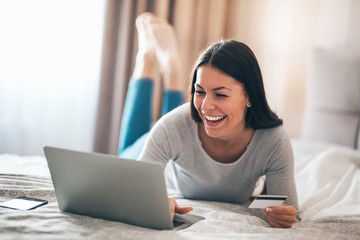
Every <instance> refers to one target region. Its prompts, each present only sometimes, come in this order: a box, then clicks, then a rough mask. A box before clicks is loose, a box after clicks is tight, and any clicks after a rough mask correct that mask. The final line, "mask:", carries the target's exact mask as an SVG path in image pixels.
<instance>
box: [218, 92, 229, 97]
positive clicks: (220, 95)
mask: <svg viewBox="0 0 360 240" xmlns="http://www.w3.org/2000/svg"><path fill="white" fill-rule="evenodd" d="M216 96H217V97H221V98H226V97H228V96H227V95H224V94H220V93H217V94H216Z"/></svg>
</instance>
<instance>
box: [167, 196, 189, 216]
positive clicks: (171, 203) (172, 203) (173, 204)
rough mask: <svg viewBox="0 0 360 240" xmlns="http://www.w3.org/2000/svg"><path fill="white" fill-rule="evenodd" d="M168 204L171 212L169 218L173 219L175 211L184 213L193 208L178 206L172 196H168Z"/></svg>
mask: <svg viewBox="0 0 360 240" xmlns="http://www.w3.org/2000/svg"><path fill="white" fill-rule="evenodd" d="M169 206H170V212H171V219H174V215H175V213H179V214H185V213H188V212H190V211H192V210H193V208H192V207H180V206H179V205H178V204H177V202H176V201H175V199H174V198H173V197H169Z"/></svg>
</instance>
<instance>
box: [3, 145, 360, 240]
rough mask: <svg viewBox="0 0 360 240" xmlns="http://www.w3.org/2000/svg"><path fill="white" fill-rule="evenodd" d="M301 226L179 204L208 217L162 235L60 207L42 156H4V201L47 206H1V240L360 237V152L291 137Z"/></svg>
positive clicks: (237, 209) (236, 208) (212, 206)
mask: <svg viewBox="0 0 360 240" xmlns="http://www.w3.org/2000/svg"><path fill="white" fill-rule="evenodd" d="M292 142H293V147H294V153H295V178H296V184H297V191H298V198H299V206H300V211H301V217H302V221H301V222H298V223H295V224H294V225H293V227H292V228H291V229H274V228H271V227H270V226H269V224H268V223H267V221H266V220H265V218H264V215H263V214H262V213H261V212H260V211H259V210H256V209H255V210H254V209H248V208H247V205H248V204H249V203H247V204H244V205H238V204H230V203H220V202H207V201H194V200H187V199H179V200H178V201H179V203H180V205H183V206H193V207H194V210H193V213H194V214H197V215H201V216H204V217H205V220H203V221H200V222H198V223H196V224H194V225H193V226H191V227H189V228H187V229H184V230H181V231H157V230H151V229H146V228H141V227H137V226H132V225H128V224H125V223H120V222H112V221H106V220H102V219H96V218H91V217H86V216H80V215H75V214H70V213H62V212H60V211H59V209H58V205H57V202H56V197H55V193H54V189H53V185H52V182H51V178H50V176H49V171H48V168H47V164H46V160H45V159H44V158H43V157H20V156H15V155H6V154H3V155H0V166H1V167H0V202H2V201H5V200H8V199H11V198H14V197H17V196H20V195H26V196H29V197H36V198H42V199H47V200H48V201H49V204H47V205H45V206H43V207H40V208H37V209H35V210H31V211H16V210H10V209H4V208H0V239H29V238H31V239H136V240H137V239H170V240H171V239H200V240H201V239H204V240H210V239H214V240H215V239H217V240H218V239H360V187H359V186H360V153H359V152H358V151H354V150H351V149H349V148H346V147H341V146H337V145H329V144H323V143H309V142H304V141H302V140H296V139H295V140H293V141H292Z"/></svg>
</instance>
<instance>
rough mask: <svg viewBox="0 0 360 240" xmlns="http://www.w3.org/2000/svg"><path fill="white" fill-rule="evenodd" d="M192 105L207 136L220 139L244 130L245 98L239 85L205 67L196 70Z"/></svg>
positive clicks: (228, 77)
mask: <svg viewBox="0 0 360 240" xmlns="http://www.w3.org/2000/svg"><path fill="white" fill-rule="evenodd" d="M194 87H195V93H194V106H195V108H196V109H197V112H198V114H199V116H200V117H201V119H202V122H203V125H204V128H205V131H206V133H207V135H208V136H210V137H214V138H220V139H224V140H228V139H231V138H232V137H236V136H238V134H239V133H240V132H242V131H243V130H244V129H245V114H246V108H247V107H246V104H247V103H248V102H249V99H248V97H247V95H246V92H245V90H244V88H243V86H242V84H241V83H239V82H237V81H236V80H235V79H234V78H232V77H230V76H228V75H226V74H224V73H223V72H221V71H220V70H218V69H216V68H213V67H211V66H209V65H205V66H201V67H199V68H198V69H197V74H196V82H195V86H194Z"/></svg>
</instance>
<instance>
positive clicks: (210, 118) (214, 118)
mask: <svg viewBox="0 0 360 240" xmlns="http://www.w3.org/2000/svg"><path fill="white" fill-rule="evenodd" d="M225 117H226V115H224V116H221V117H211V116H207V115H205V118H206V119H207V120H209V121H213V122H214V121H219V120H221V119H223V118H225Z"/></svg>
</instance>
